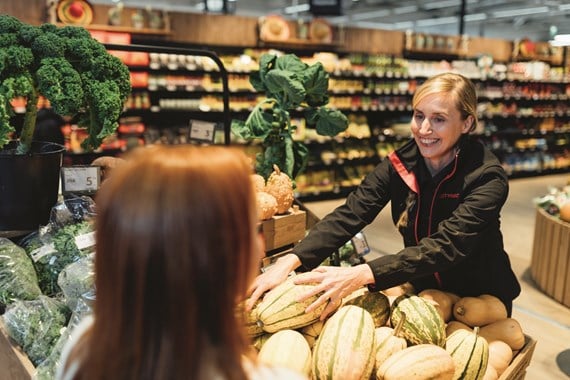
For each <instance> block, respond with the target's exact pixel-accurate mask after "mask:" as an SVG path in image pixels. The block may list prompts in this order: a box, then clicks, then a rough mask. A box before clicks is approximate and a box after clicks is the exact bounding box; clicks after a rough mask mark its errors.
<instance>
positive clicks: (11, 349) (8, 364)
mask: <svg viewBox="0 0 570 380" xmlns="http://www.w3.org/2000/svg"><path fill="white" fill-rule="evenodd" d="M0 368H2V375H0V378H3V379H10V380H30V379H32V378H33V375H34V373H35V368H34V365H33V364H32V362H31V361H30V359H28V357H27V356H26V354H25V353H24V352H23V351H22V350H21V349H20V347H19V346H18V345H17V344H16V343H15V342H14V341H13V340H12V339H11V338H10V336H9V335H8V331H7V330H6V326H5V325H4V321H3V320H2V318H0Z"/></svg>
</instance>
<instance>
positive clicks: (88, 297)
mask: <svg viewBox="0 0 570 380" xmlns="http://www.w3.org/2000/svg"><path fill="white" fill-rule="evenodd" d="M94 294H95V293H94V292H93V291H88V292H87V293H85V294H83V295H82V296H81V297H79V298H78V299H77V302H76V306H75V309H74V310H73V313H72V314H71V318H70V319H69V322H68V324H67V327H66V328H65V329H64V330H63V331H62V333H61V336H60V337H59V339H58V340H57V342H56V343H55V345H54V347H53V349H52V350H51V353H50V355H49V356H48V357H47V358H46V359H45V360H44V361H42V362H41V363H40V364H39V365H38V366H37V367H36V373H35V374H34V378H33V379H34V380H53V379H54V378H55V375H56V371H57V367H58V365H59V363H60V358H61V353H62V351H63V348H64V347H65V344H66V343H67V341H68V340H69V339H70V338H71V334H72V333H73V330H74V329H75V327H77V325H79V323H80V322H81V321H82V320H83V318H85V317H87V316H89V315H91V314H92V313H93V309H92V307H91V304H92V302H93V299H94Z"/></svg>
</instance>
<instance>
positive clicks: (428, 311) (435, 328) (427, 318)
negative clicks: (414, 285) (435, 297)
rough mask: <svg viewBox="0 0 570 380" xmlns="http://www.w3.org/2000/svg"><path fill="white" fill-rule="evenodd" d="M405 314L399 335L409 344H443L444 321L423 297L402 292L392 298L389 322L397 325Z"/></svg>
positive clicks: (442, 345) (441, 345)
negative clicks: (402, 293)
mask: <svg viewBox="0 0 570 380" xmlns="http://www.w3.org/2000/svg"><path fill="white" fill-rule="evenodd" d="M402 314H405V315H406V320H405V321H404V324H403V325H402V330H401V332H400V335H401V336H402V337H404V338H405V339H406V340H407V341H408V344H409V345H415V344H435V345H436V346H440V347H444V346H445V322H443V319H442V318H441V315H440V314H439V312H438V311H437V308H436V307H435V306H434V305H433V304H432V303H430V301H428V300H427V299H425V298H422V297H419V296H416V295H411V294H404V295H401V296H399V297H398V298H396V299H395V300H394V303H393V304H392V312H391V314H390V323H391V324H392V326H397V325H398V322H399V321H400V319H401V318H402Z"/></svg>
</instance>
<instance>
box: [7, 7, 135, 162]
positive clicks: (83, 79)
mask: <svg viewBox="0 0 570 380" xmlns="http://www.w3.org/2000/svg"><path fill="white" fill-rule="evenodd" d="M22 78H26V79H27V80H23V79H22ZM130 92H131V83H130V74H129V70H128V68H127V66H126V65H125V64H124V63H123V62H121V60H120V59H119V58H117V57H115V56H113V55H112V54H110V53H108V52H107V50H106V49H105V46H104V45H103V44H101V43H99V42H98V41H97V40H95V39H94V38H92V37H91V35H90V34H89V32H88V31H87V30H86V29H85V28H82V27H76V26H65V27H62V28H58V27H57V26H55V25H53V24H43V25H40V26H32V25H28V24H24V23H22V22H20V21H19V20H18V19H16V18H15V17H12V16H8V15H0V148H1V147H3V146H4V145H5V144H6V143H7V142H8V141H9V139H10V137H11V134H13V133H14V132H15V128H14V127H13V126H12V125H11V124H10V120H11V116H12V114H13V110H12V107H11V104H10V102H11V100H12V99H13V98H14V97H15V96H22V97H25V98H26V99H27V103H26V104H27V105H26V112H25V115H24V122H23V126H22V132H21V133H20V136H19V140H20V144H19V147H18V152H19V153H26V152H27V151H28V150H29V148H30V146H31V140H32V137H33V133H34V127H35V122H36V115H37V100H38V99H39V96H40V95H43V96H45V97H46V98H47V99H48V100H49V101H50V103H51V106H52V107H53V109H54V111H55V112H56V113H57V114H59V115H61V116H68V117H75V118H76V119H77V120H79V124H80V125H82V126H84V127H87V128H88V134H89V138H88V139H86V140H85V141H84V143H83V148H84V149H86V150H92V149H95V148H97V147H99V145H100V144H101V142H102V140H103V139H104V138H105V137H107V136H109V135H111V134H112V133H114V131H115V130H116V129H117V127H118V119H119V116H120V114H121V112H122V109H123V105H124V102H125V100H126V99H127V97H128V95H129V94H130Z"/></svg>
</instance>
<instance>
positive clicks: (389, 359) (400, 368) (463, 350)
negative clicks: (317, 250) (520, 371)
mask: <svg viewBox="0 0 570 380" xmlns="http://www.w3.org/2000/svg"><path fill="white" fill-rule="evenodd" d="M306 286H310V285H295V284H294V282H293V277H290V278H289V279H288V280H287V281H286V282H285V283H283V284H282V285H280V286H278V287H277V288H275V289H273V290H271V291H269V292H267V293H266V295H265V297H264V298H263V299H262V301H261V302H259V303H258V304H257V305H256V307H254V308H253V310H252V311H251V312H250V314H251V315H250V317H249V319H248V321H249V322H247V323H250V322H251V321H253V320H257V321H258V322H257V323H258V326H259V327H261V329H262V330H264V331H265V333H261V335H259V334H260V333H259V330H256V329H251V327H249V328H248V333H249V336H250V337H251V338H252V340H253V341H252V345H253V346H254V347H255V348H256V349H257V350H258V351H259V352H260V356H263V357H264V359H263V361H264V362H265V363H273V364H277V365H280V366H285V367H289V368H292V369H295V370H297V371H299V372H302V373H304V374H306V375H307V376H309V378H311V379H315V380H319V379H330V380H335V379H338V380H341V379H342V380H350V379H358V380H360V379H363V380H368V379H383V380H396V379H406V380H408V379H417V380H422V379H440V380H445V379H449V380H459V379H462V380H483V379H499V378H501V377H500V376H501V375H502V374H503V373H505V371H507V369H508V368H509V366H510V365H511V363H513V360H514V358H516V357H517V354H518V353H519V352H520V351H521V350H522V349H523V348H524V347H525V344H527V342H526V341H527V338H526V337H525V334H524V332H523V329H522V327H521V325H520V323H519V322H518V321H517V320H516V319H514V318H512V317H508V316H507V312H506V309H505V306H504V305H503V304H502V303H501V302H500V301H499V300H498V299H497V298H496V297H494V296H492V295H486V294H482V295H479V296H477V297H459V296H457V295H455V294H453V293H449V292H444V291H441V290H439V289H426V290H424V291H422V292H420V293H418V294H414V293H412V292H411V291H410V289H409V287H405V286H402V287H397V288H396V287H395V288H392V289H390V290H389V291H388V292H387V293H389V295H388V294H385V293H384V292H383V291H381V292H371V291H369V290H368V289H367V288H361V289H358V290H356V291H354V292H353V293H352V294H349V295H348V296H346V297H345V298H344V300H343V302H342V303H341V305H340V306H339V308H338V309H336V311H335V312H333V313H332V314H331V315H329V316H328V317H327V318H326V319H325V320H320V318H319V317H320V312H321V311H322V310H323V307H321V308H319V310H318V311H315V312H313V313H311V314H310V315H309V314H305V313H304V310H305V309H306V307H307V306H308V305H310V303H311V302H313V301H314V300H316V299H317V297H318V295H315V296H313V297H311V299H309V300H306V301H303V302H302V303H301V302H298V301H297V299H298V297H299V296H300V295H301V294H304V293H306V291H307V288H306ZM303 287H305V288H303ZM397 290H399V294H395V292H396V293H398V292H397ZM276 321H279V322H276ZM278 334H279V335H278ZM300 337H304V339H305V341H306V343H307V344H306V345H305V343H301V341H300V340H299V338H300ZM277 342H278V343H277ZM267 344H270V345H269V346H268V347H267V348H265V347H266V345H267ZM307 347H308V350H307ZM293 351H294V352H296V354H295V355H294V356H293V357H294V358H295V359H293V358H292V357H290V356H289V355H291V352H293ZM268 352H269V353H268ZM529 352H530V355H532V351H529ZM525 355H529V354H528V353H525ZM268 356H271V357H274V359H271V360H269V359H265V357H268ZM528 359H529V361H530V358H528ZM307 361H310V363H311V364H310V368H309V370H308V372H307V369H306V368H307V367H306V363H307ZM507 378H510V377H507Z"/></svg>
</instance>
